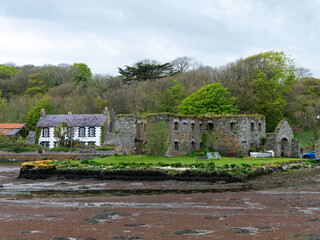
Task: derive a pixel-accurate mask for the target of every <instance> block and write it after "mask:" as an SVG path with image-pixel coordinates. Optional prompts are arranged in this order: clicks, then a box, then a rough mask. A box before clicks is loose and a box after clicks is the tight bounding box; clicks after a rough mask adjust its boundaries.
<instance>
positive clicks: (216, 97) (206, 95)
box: [179, 83, 239, 115]
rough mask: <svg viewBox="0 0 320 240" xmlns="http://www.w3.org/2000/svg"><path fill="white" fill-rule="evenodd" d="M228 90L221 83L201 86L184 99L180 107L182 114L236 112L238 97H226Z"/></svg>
mask: <svg viewBox="0 0 320 240" xmlns="http://www.w3.org/2000/svg"><path fill="white" fill-rule="evenodd" d="M228 94H229V92H228V90H227V89H226V88H224V87H223V86H222V85H221V84H220V83H214V84H210V85H207V86H205V87H203V88H201V89H200V90H199V91H197V92H196V93H193V94H191V95H190V96H189V97H187V98H186V99H184V100H183V102H182V104H181V106H180V107H179V109H180V112H181V113H182V114H196V115H200V114H206V113H213V114H235V113H237V112H238V111H239V110H238V109H237V107H235V105H234V104H235V102H236V98H235V97H231V98H229V99H228V98H226V96H227V95H228Z"/></svg>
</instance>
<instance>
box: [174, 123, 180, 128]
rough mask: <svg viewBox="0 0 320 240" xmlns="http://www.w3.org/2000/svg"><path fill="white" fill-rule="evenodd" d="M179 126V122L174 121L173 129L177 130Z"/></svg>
mask: <svg viewBox="0 0 320 240" xmlns="http://www.w3.org/2000/svg"><path fill="white" fill-rule="evenodd" d="M178 128H179V123H178V122H174V130H178Z"/></svg>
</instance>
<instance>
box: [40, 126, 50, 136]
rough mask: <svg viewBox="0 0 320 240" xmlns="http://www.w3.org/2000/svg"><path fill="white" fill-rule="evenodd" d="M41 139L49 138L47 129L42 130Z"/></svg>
mask: <svg viewBox="0 0 320 240" xmlns="http://www.w3.org/2000/svg"><path fill="white" fill-rule="evenodd" d="M42 136H43V137H49V128H43V134H42Z"/></svg>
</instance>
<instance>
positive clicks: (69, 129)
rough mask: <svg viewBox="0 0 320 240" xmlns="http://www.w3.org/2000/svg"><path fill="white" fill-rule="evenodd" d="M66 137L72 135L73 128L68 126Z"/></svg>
mask: <svg viewBox="0 0 320 240" xmlns="http://www.w3.org/2000/svg"><path fill="white" fill-rule="evenodd" d="M67 137H69V138H70V137H73V128H68V131H67Z"/></svg>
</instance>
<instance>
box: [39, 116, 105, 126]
mask: <svg viewBox="0 0 320 240" xmlns="http://www.w3.org/2000/svg"><path fill="white" fill-rule="evenodd" d="M106 120H107V116H106V115H104V114H70V115H45V116H44V117H41V118H40V119H39V121H38V123H37V125H36V127H55V126H57V125H59V124H61V123H62V122H67V123H68V126H69V127H102V126H103V124H104V123H105V121H106Z"/></svg>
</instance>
